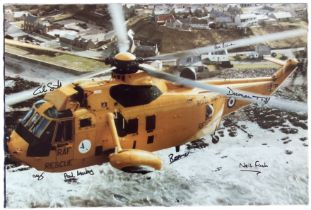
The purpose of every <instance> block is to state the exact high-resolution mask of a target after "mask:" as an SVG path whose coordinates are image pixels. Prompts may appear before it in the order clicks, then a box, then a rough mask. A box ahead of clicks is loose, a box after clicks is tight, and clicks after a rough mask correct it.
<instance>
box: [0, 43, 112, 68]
mask: <svg viewBox="0 0 311 210" xmlns="http://www.w3.org/2000/svg"><path fill="white" fill-rule="evenodd" d="M5 52H8V53H12V54H15V55H19V56H23V57H26V58H29V59H32V60H35V61H39V62H45V63H48V64H51V65H55V66H60V67H65V68H69V69H72V70H74V71H78V72H88V71H95V70H99V69H103V68H106V67H107V66H106V65H105V63H104V62H101V61H96V60H93V59H89V58H84V57H79V56H74V55H70V54H62V53H55V52H52V53H51V52H47V51H39V50H34V49H27V48H22V47H16V46H12V45H8V44H6V45H5Z"/></svg>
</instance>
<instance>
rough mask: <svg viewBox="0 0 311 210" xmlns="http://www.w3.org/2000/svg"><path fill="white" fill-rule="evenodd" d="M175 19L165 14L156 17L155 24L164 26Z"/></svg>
mask: <svg viewBox="0 0 311 210" xmlns="http://www.w3.org/2000/svg"><path fill="white" fill-rule="evenodd" d="M174 19H175V17H174V15H172V14H164V15H158V16H155V22H156V23H157V24H158V25H164V24H165V23H166V22H167V21H172V20H174Z"/></svg>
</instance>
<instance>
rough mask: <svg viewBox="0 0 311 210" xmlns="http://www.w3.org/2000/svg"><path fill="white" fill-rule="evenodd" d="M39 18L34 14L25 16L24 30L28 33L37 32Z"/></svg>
mask: <svg viewBox="0 0 311 210" xmlns="http://www.w3.org/2000/svg"><path fill="white" fill-rule="evenodd" d="M38 20H39V19H38V17H37V16H34V15H32V14H27V15H25V16H24V30H25V31H27V32H30V33H32V32H35V31H36V30H37V28H36V27H37V24H38Z"/></svg>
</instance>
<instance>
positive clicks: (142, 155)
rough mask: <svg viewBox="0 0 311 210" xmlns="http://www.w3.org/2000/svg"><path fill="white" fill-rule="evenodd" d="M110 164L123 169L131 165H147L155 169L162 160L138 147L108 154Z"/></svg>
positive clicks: (159, 166) (159, 165)
mask: <svg viewBox="0 0 311 210" xmlns="http://www.w3.org/2000/svg"><path fill="white" fill-rule="evenodd" d="M109 162H110V164H111V165H112V166H113V167H115V168H117V169H123V168H126V167H133V166H149V167H151V168H154V169H156V170H160V169H161V167H162V160H161V159H160V158H159V157H157V156H156V155H154V154H153V153H152V152H148V151H145V150H138V149H129V150H122V151H120V152H118V153H112V154H110V155H109Z"/></svg>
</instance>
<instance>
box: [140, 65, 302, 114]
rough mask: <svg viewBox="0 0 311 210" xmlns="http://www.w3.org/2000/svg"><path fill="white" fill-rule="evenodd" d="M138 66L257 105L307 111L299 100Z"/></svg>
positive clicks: (152, 73) (173, 80)
mask: <svg viewBox="0 0 311 210" xmlns="http://www.w3.org/2000/svg"><path fill="white" fill-rule="evenodd" d="M139 67H140V68H141V69H142V70H143V71H145V72H147V73H148V74H150V75H151V76H153V77H156V78H159V79H164V80H168V81H170V82H175V83H177V84H181V85H185V86H188V87H194V88H200V89H204V90H208V91H211V92H215V93H219V94H221V95H224V96H227V97H233V98H236V99H240V100H245V101H249V102H253V103H257V104H259V105H265V106H269V107H274V108H278V109H281V110H286V111H291V112H302V113H307V111H308V107H307V105H306V104H304V103H301V102H297V101H295V102H294V101H290V100H284V99H280V98H276V97H274V96H265V95H259V94H254V93H249V92H246V91H241V90H235V89H233V88H230V87H221V86H216V85H208V84H204V83H199V82H196V81H193V80H190V79H186V78H181V77H177V76H174V75H172V74H168V73H164V72H161V71H157V70H156V69H154V68H153V67H151V66H149V65H147V64H140V65H139Z"/></svg>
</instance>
